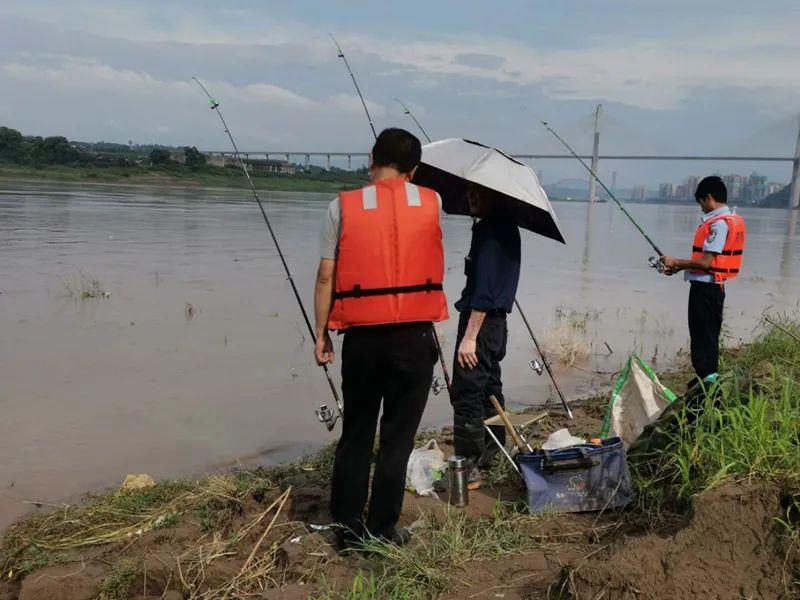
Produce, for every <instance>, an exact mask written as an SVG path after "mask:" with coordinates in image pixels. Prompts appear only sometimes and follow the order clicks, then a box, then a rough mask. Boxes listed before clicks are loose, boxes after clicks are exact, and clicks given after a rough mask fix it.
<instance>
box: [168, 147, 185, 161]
mask: <svg viewBox="0 0 800 600" xmlns="http://www.w3.org/2000/svg"><path fill="white" fill-rule="evenodd" d="M169 159H170V160H171V161H172V162H176V163H180V164H182V165H185V164H186V153H185V152H184V151H183V150H170V152H169Z"/></svg>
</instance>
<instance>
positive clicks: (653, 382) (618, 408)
mask: <svg viewBox="0 0 800 600" xmlns="http://www.w3.org/2000/svg"><path fill="white" fill-rule="evenodd" d="M675 399H676V396H675V394H673V393H672V391H671V390H669V388H667V387H666V386H664V385H663V384H662V383H661V382H660V381H659V380H658V377H657V376H656V374H655V371H653V369H652V368H651V367H650V365H648V364H647V363H646V362H644V361H643V360H642V359H641V358H639V357H638V356H636V355H635V354H632V355H631V356H630V358H628V362H627V363H626V364H625V368H624V369H622V372H621V373H620V375H619V377H618V378H617V381H616V383H615V384H614V389H613V390H612V392H611V400H610V402H609V404H608V409H607V410H606V416H605V419H604V420H603V429H602V431H601V433H600V436H601V437H602V438H604V439H605V438H608V437H620V438H622V442H623V443H624V444H625V448H626V449H627V448H628V447H629V446H630V445H631V444H632V443H633V442H634V441H635V440H636V438H638V437H639V436H640V435H641V434H642V432H643V431H644V428H645V427H647V426H648V425H650V424H651V423H653V422H654V421H655V420H656V419H658V418H659V417H660V416H661V414H662V413H663V412H664V410H665V409H666V408H667V407H669V406H670V405H671V404H672V403H673V402H674V401H675Z"/></svg>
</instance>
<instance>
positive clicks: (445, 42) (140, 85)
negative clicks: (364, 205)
mask: <svg viewBox="0 0 800 600" xmlns="http://www.w3.org/2000/svg"><path fill="white" fill-rule="evenodd" d="M328 32H333V33H334V34H335V35H336V36H337V37H338V38H339V41H340V42H341V44H342V45H343V46H344V48H345V52H346V53H347V55H348V58H349V59H350V62H351V64H352V66H353V68H354V70H355V71H356V75H357V77H358V78H359V83H360V84H361V87H362V91H363V92H364V94H365V96H366V98H367V101H368V104H369V106H370V109H371V110H372V113H373V117H374V119H375V121H376V124H377V126H378V127H384V126H388V125H401V126H406V127H407V128H409V129H413V123H411V122H410V121H409V120H408V118H407V117H404V116H403V114H402V112H401V110H400V109H399V107H398V105H397V104H396V103H395V102H394V101H393V99H394V98H401V99H403V100H404V101H405V102H406V103H407V104H409V106H411V107H412V109H413V110H414V111H415V112H416V115H417V117H418V118H419V120H420V121H421V122H422V123H423V125H424V126H425V128H426V129H427V130H428V132H429V133H430V134H431V135H432V136H433V137H435V138H441V137H450V136H458V137H469V138H473V139H478V140H480V141H483V142H485V143H490V144H494V145H497V146H500V147H502V148H504V149H506V150H507V151H509V152H554V151H558V147H557V145H556V144H555V143H554V142H553V140H552V139H549V138H548V137H547V136H546V135H545V134H544V132H543V131H542V128H541V126H540V125H539V122H540V121H541V120H543V119H545V120H548V121H550V123H551V124H553V125H554V126H555V127H556V128H557V129H560V130H561V132H562V133H563V134H564V136H565V137H567V138H568V139H569V140H570V141H572V142H574V144H575V145H576V147H577V148H578V149H579V150H581V151H586V150H588V149H589V148H590V147H591V114H592V112H593V111H594V107H595V105H596V104H597V103H598V102H602V103H603V105H604V110H605V119H604V124H603V142H602V148H601V149H602V150H604V151H606V152H619V151H626V152H646V153H649V154H664V153H690V154H703V153H712V152H713V153H725V154H743V153H748V154H754V153H755V154H770V155H775V154H777V155H786V156H789V155H791V154H792V153H793V151H794V143H795V140H796V139H797V125H796V123H797V115H798V113H800V2H798V1H797V0H765V1H764V2H761V3H756V2H752V0H747V1H741V0H693V1H691V2H690V1H688V0H672V1H671V2H669V3H665V2H661V1H658V2H656V1H647V0H619V1H604V2H587V1H583V2H579V1H577V0H561V1H559V2H554V1H552V0H546V1H538V0H507V1H501V0H495V1H494V2H486V1H481V2H472V1H465V0H461V1H442V0H438V1H431V0H428V1H426V2H421V1H419V0H411V1H406V2H404V1H401V0H394V1H392V2H375V1H374V0H373V1H372V2H366V1H355V0H353V1H347V2H345V1H342V2H331V1H326V2H323V1H320V2H316V1H307V2H303V1H291V2H267V1H263V0H261V1H244V0H226V1H224V2H220V1H213V2H212V1H209V0H192V1H191V2H188V1H180V0H138V1H136V2H128V1H109V0H105V1H101V0H62V1H60V2H52V1H51V0H0V124H3V125H7V126H11V127H14V128H16V129H19V130H21V131H23V132H24V133H26V134H36V135H52V134H61V135H65V136H67V137H69V138H71V139H79V140H100V139H103V140H109V141H117V142H127V141H128V140H133V141H134V142H138V143H147V142H158V143H165V144H181V145H183V144H190V145H196V146H198V147H199V148H201V149H206V150H210V149H226V139H225V137H224V133H223V132H222V130H221V129H220V127H219V124H218V122H217V120H216V119H215V118H213V115H212V114H211V113H210V112H209V111H208V109H207V107H206V102H205V99H204V97H203V96H202V93H201V92H200V90H199V89H198V88H197V87H196V86H194V85H193V83H192V81H191V77H192V75H197V76H198V77H200V78H201V79H203V80H204V81H205V82H206V83H207V85H208V87H209V88H210V90H211V91H212V93H213V94H214V95H215V96H216V97H217V98H218V99H219V100H220V102H221V103H222V108H223V109H224V111H225V115H226V117H227V119H228V121H229V124H230V126H231V130H232V131H233V133H234V135H235V136H236V137H237V138H238V142H239V145H240V146H241V147H242V148H245V149H253V150H256V149H263V150H292V151H296V150H306V149H310V150H350V151H365V150H368V149H369V146H370V143H371V134H370V131H369V128H368V126H367V123H366V119H365V117H364V115H363V113H362V112H361V111H362V109H361V106H360V104H359V102H358V99H357V97H356V96H355V94H354V91H353V88H352V84H351V82H350V80H349V78H348V76H347V74H346V72H345V70H344V65H343V64H342V63H341V61H340V60H339V59H338V58H337V56H336V51H335V48H334V47H333V44H332V42H331V40H330V38H329V37H328V35H327V34H328ZM535 166H536V168H537V169H543V170H544V173H545V174H544V179H545V181H550V182H552V181H554V180H556V179H558V178H563V177H569V176H576V175H579V174H580V172H579V170H578V168H577V167H575V165H572V164H569V163H566V162H546V161H540V162H539V163H537V164H536V165H535ZM754 168H756V169H758V170H760V171H762V172H765V173H766V174H768V175H770V176H771V177H772V178H774V179H779V180H780V179H787V178H788V176H789V167H788V166H780V167H764V166H761V165H735V164H734V165H731V164H728V165H714V164H702V165H698V164H697V163H695V164H689V165H687V164H666V163H659V164H641V163H638V164H637V163H624V164H623V163H616V164H612V163H606V164H604V165H603V169H604V172H605V173H606V175H607V174H608V173H609V172H610V171H611V170H612V169H614V170H619V172H620V175H619V178H620V185H632V184H635V183H652V182H654V181H657V180H658V178H662V179H666V180H669V179H672V180H677V179H678V178H679V177H681V176H683V175H686V174H688V173H689V172H690V171H692V172H696V173H698V174H702V173H704V172H705V171H707V170H708V171H710V170H715V169H719V170H721V171H723V172H731V171H739V172H743V173H749V172H750V171H752V170H753V169H754ZM601 174H602V173H601Z"/></svg>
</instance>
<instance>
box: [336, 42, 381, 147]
mask: <svg viewBox="0 0 800 600" xmlns="http://www.w3.org/2000/svg"><path fill="white" fill-rule="evenodd" d="M328 35H329V36H331V39H332V40H333V43H334V44H336V50H337V51H338V52H339V58H341V59H342V60H343V61H344V66H345V67H347V72H348V73H350V79H352V80H353V85H354V86H355V87H356V92H358V97H359V98H361V106H363V107H364V112H365V113H367V121H369V128H370V129H372V135H373V136H374V137H375V138H376V139H377V137H378V134H377V133H375V125H373V124H372V116H371V115H370V114H369V109H368V108H367V103H366V102H365V101H364V96H363V95H362V94H361V89H360V88H359V87H358V81H356V76H355V75H354V74H353V69H351V68H350V63H349V62H347V57H346V56H345V55H344V50H342V47H341V46H340V45H339V42H338V41H337V40H336V38H335V37H334V36H333V34H332V33H329V34H328Z"/></svg>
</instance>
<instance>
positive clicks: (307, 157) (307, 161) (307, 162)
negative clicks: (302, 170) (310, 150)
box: [306, 154, 311, 171]
mask: <svg viewBox="0 0 800 600" xmlns="http://www.w3.org/2000/svg"><path fill="white" fill-rule="evenodd" d="M310 163H311V155H310V154H306V171H308V166H309V164H310Z"/></svg>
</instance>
